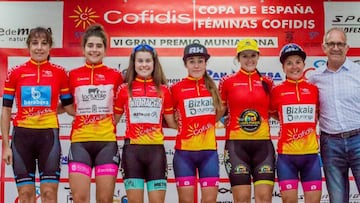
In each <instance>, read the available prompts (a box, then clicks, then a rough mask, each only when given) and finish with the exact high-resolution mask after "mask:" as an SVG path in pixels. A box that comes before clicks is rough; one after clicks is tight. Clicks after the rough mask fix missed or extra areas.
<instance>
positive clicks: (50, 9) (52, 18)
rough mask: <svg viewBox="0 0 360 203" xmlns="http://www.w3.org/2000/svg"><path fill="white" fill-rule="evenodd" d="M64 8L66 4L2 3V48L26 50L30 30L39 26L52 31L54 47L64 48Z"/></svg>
mask: <svg viewBox="0 0 360 203" xmlns="http://www.w3.org/2000/svg"><path fill="white" fill-rule="evenodd" d="M63 7H64V2H47V3H42V2H35V1H32V2H9V1H8V2H0V19H1V25H0V48H26V39H27V36H28V34H29V32H30V30H31V29H32V28H35V27H38V26H39V25H41V26H42V27H45V28H48V29H49V30H51V31H52V34H53V40H54V43H53V47H54V48H62V45H63V42H62V39H63ZM14 14H15V15H14ZM44 16H46V17H44ZM25 19H31V20H25Z"/></svg>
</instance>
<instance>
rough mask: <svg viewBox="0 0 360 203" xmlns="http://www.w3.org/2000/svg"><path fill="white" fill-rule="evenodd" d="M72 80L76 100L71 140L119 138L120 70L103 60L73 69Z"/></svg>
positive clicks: (71, 86)
mask: <svg viewBox="0 0 360 203" xmlns="http://www.w3.org/2000/svg"><path fill="white" fill-rule="evenodd" d="M69 80H70V90H71V93H72V94H73V97H74V101H75V102H74V103H75V105H74V107H75V118H74V121H73V127H72V130H71V142H87V141H116V126H115V120H114V116H113V114H114V101H115V95H116V91H117V89H118V87H119V86H120V84H121V83H122V82H123V79H122V76H121V73H120V72H119V71H118V70H116V69H114V68H109V67H107V66H105V65H103V64H102V63H101V64H97V65H90V64H85V66H82V67H79V68H76V69H74V70H71V71H70V73H69Z"/></svg>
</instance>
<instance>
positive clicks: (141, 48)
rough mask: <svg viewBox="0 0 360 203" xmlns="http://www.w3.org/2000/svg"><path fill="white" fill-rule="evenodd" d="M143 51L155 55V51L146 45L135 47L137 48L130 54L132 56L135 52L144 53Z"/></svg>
mask: <svg viewBox="0 0 360 203" xmlns="http://www.w3.org/2000/svg"><path fill="white" fill-rule="evenodd" d="M144 50H146V51H150V52H152V53H153V54H154V55H156V51H155V49H154V48H153V47H152V46H150V45H148V44H139V45H137V46H136V47H135V48H134V49H133V51H132V54H134V53H135V52H137V51H144Z"/></svg>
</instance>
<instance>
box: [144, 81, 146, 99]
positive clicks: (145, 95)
mask: <svg viewBox="0 0 360 203" xmlns="http://www.w3.org/2000/svg"><path fill="white" fill-rule="evenodd" d="M144 94H145V95H144V96H146V78H144Z"/></svg>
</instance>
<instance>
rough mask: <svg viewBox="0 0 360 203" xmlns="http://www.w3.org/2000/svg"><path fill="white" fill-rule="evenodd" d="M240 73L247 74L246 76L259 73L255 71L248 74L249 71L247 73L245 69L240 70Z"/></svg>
mask: <svg viewBox="0 0 360 203" xmlns="http://www.w3.org/2000/svg"><path fill="white" fill-rule="evenodd" d="M239 72H240V73H243V74H245V75H254V74H256V73H257V72H256V70H254V71H252V72H248V71H246V70H245V69H243V68H240V70H239Z"/></svg>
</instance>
